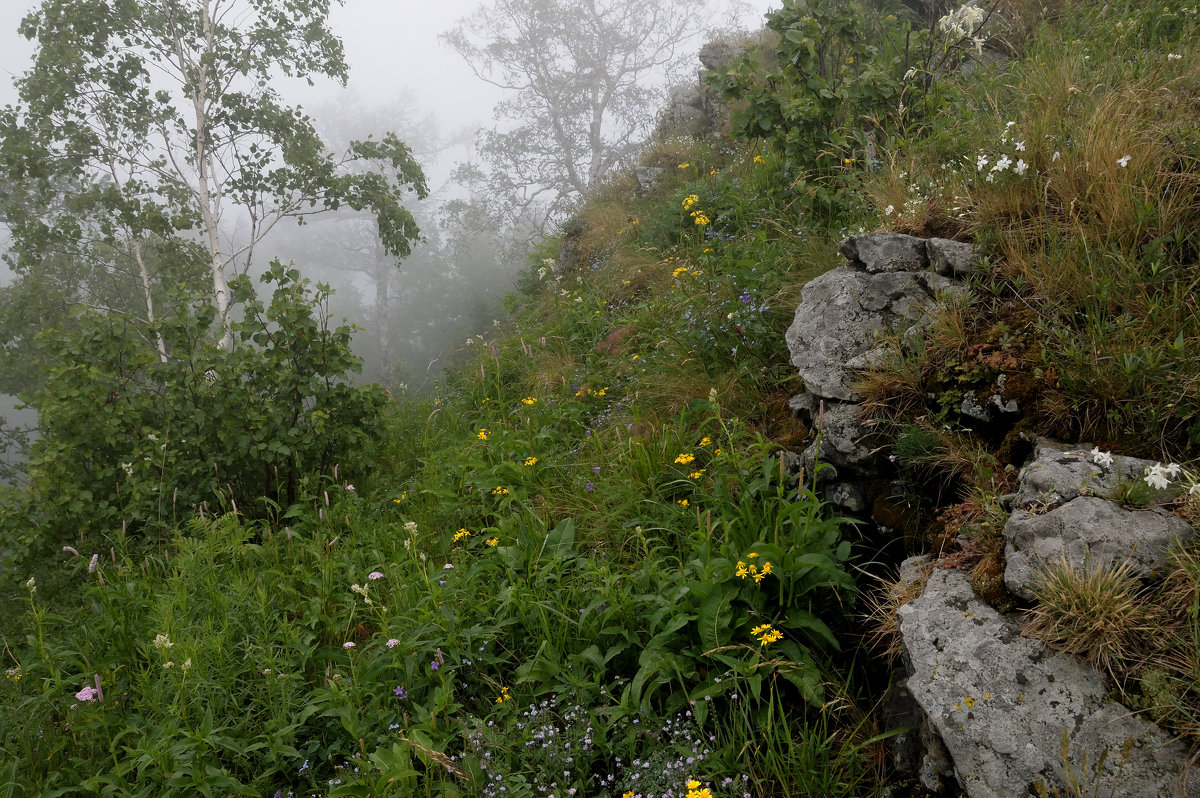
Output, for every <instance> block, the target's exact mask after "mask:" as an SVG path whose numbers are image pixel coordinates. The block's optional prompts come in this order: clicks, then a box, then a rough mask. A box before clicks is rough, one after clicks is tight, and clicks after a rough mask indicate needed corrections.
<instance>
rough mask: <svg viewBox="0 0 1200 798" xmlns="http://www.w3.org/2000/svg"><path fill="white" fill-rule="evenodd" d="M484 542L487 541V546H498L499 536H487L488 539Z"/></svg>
mask: <svg viewBox="0 0 1200 798" xmlns="http://www.w3.org/2000/svg"><path fill="white" fill-rule="evenodd" d="M485 542H486V543H487V544H488V545H489V546H499V545H500V538H488V539H487V541H485Z"/></svg>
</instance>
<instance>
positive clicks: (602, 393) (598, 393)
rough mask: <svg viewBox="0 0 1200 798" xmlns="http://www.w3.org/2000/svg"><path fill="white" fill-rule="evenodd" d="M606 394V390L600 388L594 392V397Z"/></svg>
mask: <svg viewBox="0 0 1200 798" xmlns="http://www.w3.org/2000/svg"><path fill="white" fill-rule="evenodd" d="M606 393H608V388H601V389H600V390H598V391H596V396H604V395H605V394H606Z"/></svg>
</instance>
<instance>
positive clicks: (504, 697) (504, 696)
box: [496, 687, 512, 704]
mask: <svg viewBox="0 0 1200 798" xmlns="http://www.w3.org/2000/svg"><path fill="white" fill-rule="evenodd" d="M505 701H512V696H511V695H510V694H509V692H508V688H507V687H501V688H500V695H498V696H496V703H497V704H503V703H504V702H505Z"/></svg>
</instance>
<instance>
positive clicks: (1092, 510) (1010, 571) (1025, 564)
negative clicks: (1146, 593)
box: [1004, 496, 1196, 599]
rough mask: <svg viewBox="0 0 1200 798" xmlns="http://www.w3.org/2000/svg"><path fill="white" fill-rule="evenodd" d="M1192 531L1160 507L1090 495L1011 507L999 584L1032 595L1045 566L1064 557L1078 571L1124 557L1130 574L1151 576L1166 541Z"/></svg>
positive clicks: (1164, 554)
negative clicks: (1049, 505) (1041, 507)
mask: <svg viewBox="0 0 1200 798" xmlns="http://www.w3.org/2000/svg"><path fill="white" fill-rule="evenodd" d="M1195 534H1196V531H1195V530H1194V529H1192V527H1191V526H1190V525H1189V524H1188V523H1187V522H1185V521H1183V520H1182V519H1180V518H1178V517H1177V516H1174V515H1171V514H1170V513H1167V512H1164V511H1162V510H1126V509H1124V508H1122V507H1118V506H1117V505H1115V504H1113V503H1112V502H1110V501H1108V500H1107V499H1100V498H1096V497H1092V496H1079V497H1078V498H1075V499H1072V500H1071V501H1069V502H1067V503H1066V504H1064V505H1062V506H1060V507H1056V508H1054V509H1053V510H1051V511H1049V512H1047V513H1042V514H1038V515H1035V514H1033V513H1030V512H1028V511H1027V510H1020V509H1018V510H1014V511H1013V513H1012V515H1011V516H1010V517H1009V519H1008V523H1007V524H1005V525H1004V540H1005V544H1004V557H1005V561H1006V565H1005V568H1004V585H1005V587H1007V588H1008V590H1009V592H1011V593H1014V594H1016V595H1018V596H1021V597H1022V598H1026V599H1032V598H1033V597H1034V593H1033V589H1032V588H1033V587H1034V586H1036V585H1037V582H1038V580H1039V579H1041V577H1042V574H1043V573H1044V572H1045V569H1046V567H1047V566H1049V565H1052V564H1054V563H1058V562H1062V561H1064V560H1065V561H1066V563H1067V564H1068V565H1070V566H1071V567H1072V569H1073V570H1077V571H1079V570H1083V569H1091V568H1111V567H1114V566H1117V565H1120V564H1122V563H1128V564H1129V566H1130V569H1131V570H1132V572H1133V573H1134V574H1135V575H1137V576H1140V577H1143V578H1147V577H1152V576H1155V575H1157V574H1159V573H1160V572H1161V571H1162V570H1163V569H1165V568H1166V567H1167V565H1168V564H1169V555H1168V549H1169V547H1170V545H1171V543H1173V542H1174V541H1176V540H1184V541H1188V540H1191V539H1192V538H1193V537H1194V536H1195Z"/></svg>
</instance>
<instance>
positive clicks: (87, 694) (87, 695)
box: [75, 687, 100, 701]
mask: <svg viewBox="0 0 1200 798" xmlns="http://www.w3.org/2000/svg"><path fill="white" fill-rule="evenodd" d="M99 695H100V691H99V690H97V689H96V688H95V687H85V688H83V689H82V690H80V691H79V692H78V693H76V694H75V700H77V701H95V700H96V698H97V697H98V696H99Z"/></svg>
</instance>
